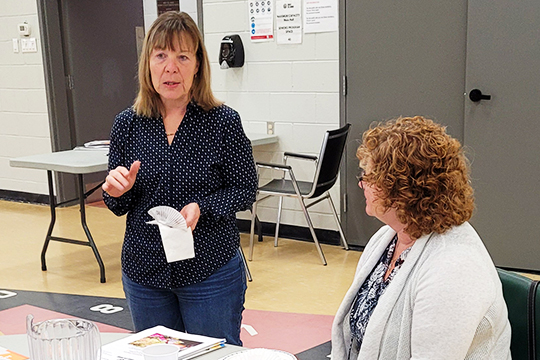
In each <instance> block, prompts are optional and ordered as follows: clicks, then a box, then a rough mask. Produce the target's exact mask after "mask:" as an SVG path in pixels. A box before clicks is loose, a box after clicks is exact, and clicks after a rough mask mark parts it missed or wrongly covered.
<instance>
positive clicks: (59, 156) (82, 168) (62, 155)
mask: <svg viewBox="0 0 540 360" xmlns="http://www.w3.org/2000/svg"><path fill="white" fill-rule="evenodd" d="M108 153H109V150H107V149H88V150H86V149H75V150H66V151H58V152H53V153H48V154H39V155H30V156H22V157H18V158H15V159H10V160H9V164H10V165H11V166H13V167H23V168H30V169H42V170H52V171H59V172H65V173H70V174H89V173H95V172H99V171H104V170H107V164H108V162H109V158H108V157H107V154H108Z"/></svg>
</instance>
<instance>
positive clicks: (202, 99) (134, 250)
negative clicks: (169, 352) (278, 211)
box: [103, 12, 257, 345]
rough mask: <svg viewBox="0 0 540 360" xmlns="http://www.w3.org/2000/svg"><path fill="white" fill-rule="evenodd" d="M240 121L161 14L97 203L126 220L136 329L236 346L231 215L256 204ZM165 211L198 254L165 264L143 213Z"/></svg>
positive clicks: (128, 287) (237, 286)
mask: <svg viewBox="0 0 540 360" xmlns="http://www.w3.org/2000/svg"><path fill="white" fill-rule="evenodd" d="M256 189H257V177H256V171H255V165H254V161H253V155H252V149H251V144H250V141H249V139H248V138H247V137H246V135H245V133H244V130H243V129H242V124H241V121H240V116H239V115H238V113H237V112H236V111H234V110H232V109H231V108H229V107H227V106H225V105H223V104H222V103H220V102H219V101H218V100H216V99H215V98H214V96H213V94H212V91H211V89H210V66H209V61H208V56H207V53H206V49H205V47H204V44H203V41H202V37H201V34H200V32H199V29H198V28H197V25H196V24H195V22H194V21H193V20H192V19H191V17H189V15H187V14H186V13H183V12H167V13H164V14H162V15H161V16H159V17H158V18H157V19H156V21H155V22H154V23H153V24H152V27H151V28H150V30H149V31H148V33H147V34H146V38H145V40H144V44H143V49H142V53H141V57H140V61H139V94H138V96H137V98H136V100H135V103H134V105H133V106H132V107H130V108H128V109H126V110H124V111H123V112H121V113H120V114H118V115H117V116H116V119H115V122H114V125H113V128H112V131H111V148H110V153H109V175H108V176H107V178H106V181H105V183H104V184H103V190H104V200H105V203H106V204H107V206H108V208H109V209H110V210H111V211H112V212H114V213H115V214H116V215H118V216H120V215H124V214H127V220H126V233H125V238H124V244H123V249H122V282H123V285H124V292H125V294H126V298H127V301H128V304H129V308H130V310H131V315H132V318H133V323H134V325H135V330H136V331H141V330H143V329H147V328H149V327H152V326H156V325H164V326H167V327H169V328H173V329H176V330H179V331H186V332H189V333H193V334H202V335H207V336H214V337H220V338H226V339H227V342H228V343H230V344H235V345H241V344H242V342H241V341H240V325H241V320H242V311H243V310H244V296H245V291H246V279H245V272H244V268H243V264H242V261H241V257H240V255H239V244H240V234H239V232H238V229H237V227H236V217H235V213H236V212H237V211H242V210H247V209H249V208H250V207H251V205H252V203H253V202H254V200H255V193H256ZM160 205H167V206H170V207H173V208H175V209H177V210H178V211H180V213H181V214H182V215H183V216H184V218H185V219H186V223H187V226H188V227H190V228H191V229H192V230H193V237H194V247H195V257H194V258H191V259H187V260H181V261H176V262H171V263H168V262H167V260H166V258H165V253H164V250H163V245H162V241H161V236H160V233H159V230H158V227H157V226H155V225H149V224H146V222H147V221H149V220H151V217H150V215H149V214H148V210H149V209H151V208H152V207H155V206H160Z"/></svg>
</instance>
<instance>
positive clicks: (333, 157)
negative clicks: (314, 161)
mask: <svg viewBox="0 0 540 360" xmlns="http://www.w3.org/2000/svg"><path fill="white" fill-rule="evenodd" d="M350 127H351V124H346V125H345V126H343V127H342V128H340V129H337V130H331V131H327V132H326V134H325V136H324V140H323V143H322V146H321V152H320V154H319V163H318V165H317V169H316V170H315V179H314V180H313V183H314V184H313V189H312V190H311V193H312V195H311V196H310V197H318V196H320V195H322V194H324V193H325V192H326V191H327V190H329V189H330V188H331V187H332V186H334V184H335V183H336V180H337V178H338V175H339V165H340V163H341V158H342V157H343V150H344V149H345V144H346V143H347V136H348V135H349V129H350Z"/></svg>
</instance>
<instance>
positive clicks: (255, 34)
mask: <svg viewBox="0 0 540 360" xmlns="http://www.w3.org/2000/svg"><path fill="white" fill-rule="evenodd" d="M273 7H274V0H253V1H252V0H249V2H248V16H249V33H250V35H251V41H270V40H274V11H273Z"/></svg>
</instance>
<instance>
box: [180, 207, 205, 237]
mask: <svg viewBox="0 0 540 360" xmlns="http://www.w3.org/2000/svg"><path fill="white" fill-rule="evenodd" d="M180 214H182V216H183V217H184V219H186V225H187V226H188V227H190V228H191V231H193V230H195V227H196V226H197V222H198V221H199V216H201V209H200V208H199V204H197V203H194V202H193V203H190V204H187V205H186V206H184V208H183V209H182V210H180Z"/></svg>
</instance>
